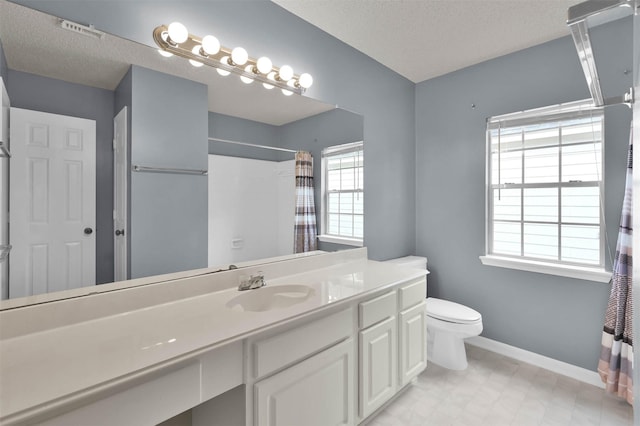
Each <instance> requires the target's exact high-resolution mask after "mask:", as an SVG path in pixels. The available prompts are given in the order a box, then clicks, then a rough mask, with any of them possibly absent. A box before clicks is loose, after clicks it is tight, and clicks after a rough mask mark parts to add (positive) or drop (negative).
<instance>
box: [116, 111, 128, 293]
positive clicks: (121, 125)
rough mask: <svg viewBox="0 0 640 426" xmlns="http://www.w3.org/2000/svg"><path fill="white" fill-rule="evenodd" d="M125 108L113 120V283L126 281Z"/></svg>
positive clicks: (126, 170) (126, 143) (126, 169)
mask: <svg viewBox="0 0 640 426" xmlns="http://www.w3.org/2000/svg"><path fill="white" fill-rule="evenodd" d="M127 138H128V133H127V107H124V108H122V110H120V112H119V113H118V115H116V117H115V118H114V119H113V231H114V235H113V252H114V262H113V266H114V271H113V272H114V274H113V277H114V281H124V280H126V279H127V232H126V229H127V174H128V167H127V163H128V160H127V146H128V142H127Z"/></svg>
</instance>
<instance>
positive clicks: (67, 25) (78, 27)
mask: <svg viewBox="0 0 640 426" xmlns="http://www.w3.org/2000/svg"><path fill="white" fill-rule="evenodd" d="M60 26H61V27H62V28H64V29H65V30H69V31H73V32H74V33H78V34H82V35H85V36H87V37H93V38H97V39H101V38H102V36H103V35H104V33H103V32H102V31H98V30H96V29H95V28H93V25H91V26H86V25H82V24H78V23H75V22H73V21H67V20H66V19H61V20H60Z"/></svg>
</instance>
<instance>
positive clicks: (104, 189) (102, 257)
mask: <svg viewBox="0 0 640 426" xmlns="http://www.w3.org/2000/svg"><path fill="white" fill-rule="evenodd" d="M7 80H8V86H7V92H8V93H9V99H11V106H12V107H17V108H25V109H31V110H35V111H43V112H49V113H52V114H61V115H70V116H73V117H79V118H87V119H90V120H95V121H96V230H95V231H96V283H98V284H101V283H107V282H112V281H113V239H112V235H113V218H112V212H113V150H112V140H113V101H114V93H113V92H111V91H109V90H104V89H96V88H94V87H88V86H82V85H80V84H73V83H67V82H64V81H61V80H55V79H51V78H46V77H40V76H37V75H34V74H28V73H24V72H20V71H14V70H11V69H10V70H9V72H8V79H7Z"/></svg>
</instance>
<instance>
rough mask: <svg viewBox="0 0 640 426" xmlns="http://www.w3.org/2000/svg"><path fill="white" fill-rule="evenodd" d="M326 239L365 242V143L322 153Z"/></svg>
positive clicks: (330, 149)
mask: <svg viewBox="0 0 640 426" xmlns="http://www.w3.org/2000/svg"><path fill="white" fill-rule="evenodd" d="M322 166H323V170H322V180H323V185H322V187H323V191H324V193H323V203H322V217H323V228H322V232H323V234H324V235H327V236H333V237H342V238H349V239H356V240H362V238H363V233H364V156H363V143H362V142H354V143H348V144H343V145H337V146H332V147H328V148H325V149H324V150H323V151H322Z"/></svg>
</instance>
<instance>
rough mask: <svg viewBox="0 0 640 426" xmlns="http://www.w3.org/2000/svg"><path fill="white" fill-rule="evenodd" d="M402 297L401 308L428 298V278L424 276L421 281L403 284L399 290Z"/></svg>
mask: <svg viewBox="0 0 640 426" xmlns="http://www.w3.org/2000/svg"><path fill="white" fill-rule="evenodd" d="M398 293H399V295H400V296H399V297H400V310H401V311H402V310H404V309H407V308H410V307H412V306H413V305H417V304H418V303H420V302H422V301H423V300H424V299H426V298H427V280H426V279H424V278H422V279H421V280H419V281H414V282H412V283H409V284H406V285H403V286H401V287H400V290H398Z"/></svg>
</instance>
